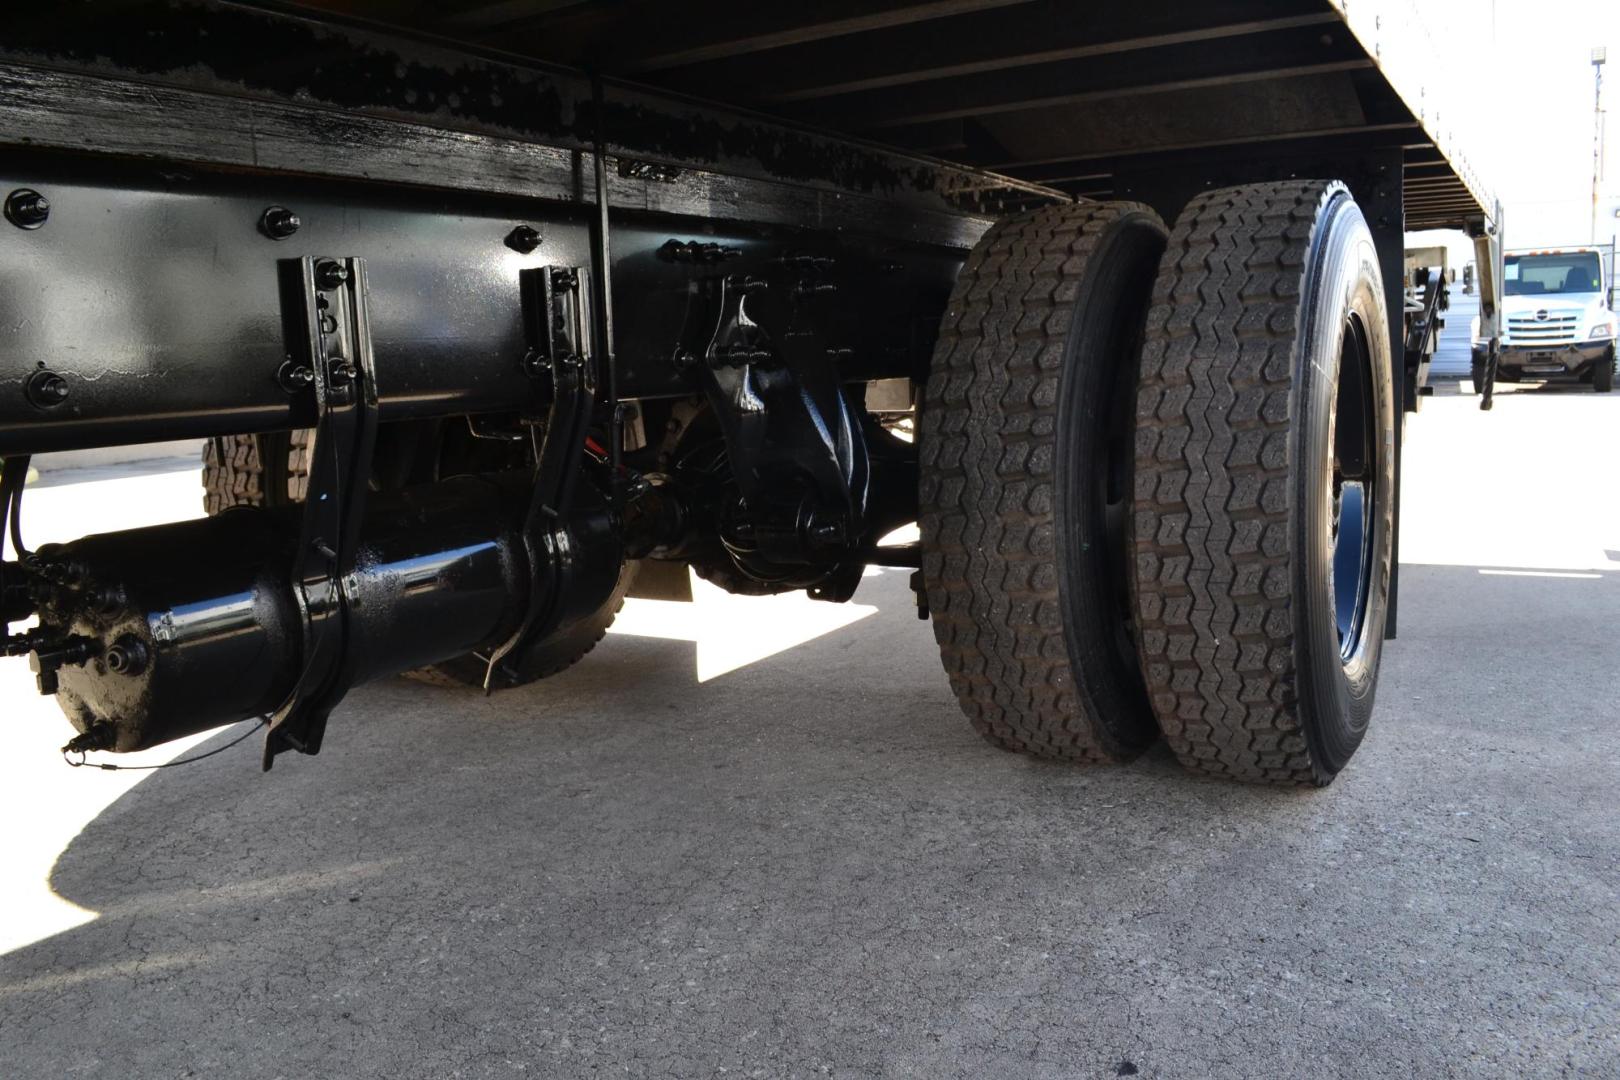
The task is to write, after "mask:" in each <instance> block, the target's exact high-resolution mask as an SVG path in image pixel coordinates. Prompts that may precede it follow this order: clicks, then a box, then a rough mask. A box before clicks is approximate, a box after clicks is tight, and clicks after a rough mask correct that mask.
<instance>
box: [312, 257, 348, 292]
mask: <svg viewBox="0 0 1620 1080" xmlns="http://www.w3.org/2000/svg"><path fill="white" fill-rule="evenodd" d="M348 280H349V268H348V267H347V266H344V265H343V264H342V263H340V262H338V261H337V260H336V259H322V260H321V261H320V262H318V263H316V264H315V284H316V285H318V286H320V287H321V288H323V289H327V290H331V289H340V288H342V287H343V283H344V282H345V281H348Z"/></svg>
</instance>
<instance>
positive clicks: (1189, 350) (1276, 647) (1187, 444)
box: [1132, 181, 1325, 784]
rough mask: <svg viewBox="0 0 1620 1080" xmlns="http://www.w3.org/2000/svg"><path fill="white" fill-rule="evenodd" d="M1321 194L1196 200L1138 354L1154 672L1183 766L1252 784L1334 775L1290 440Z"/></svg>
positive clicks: (1290, 187) (1146, 638)
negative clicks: (1305, 702)
mask: <svg viewBox="0 0 1620 1080" xmlns="http://www.w3.org/2000/svg"><path fill="white" fill-rule="evenodd" d="M1324 200H1325V185H1324V183H1323V182H1320V181H1316V182H1312V181H1301V182H1297V183H1277V184H1256V185H1251V186H1249V187H1246V188H1234V189H1225V190H1220V191H1212V192H1206V193H1204V194H1201V195H1199V196H1197V197H1196V198H1194V199H1193V200H1192V202H1191V203H1189V204H1188V206H1187V208H1186V209H1185V210H1184V211H1183V212H1182V215H1181V217H1180V218H1179V219H1178V221H1177V223H1176V226H1175V228H1174V229H1173V230H1172V232H1171V235H1170V246H1169V248H1168V250H1167V251H1166V252H1165V256H1164V263H1163V266H1162V268H1161V270H1160V272H1159V277H1158V281H1157V284H1156V286H1155V292H1154V300H1153V307H1152V308H1151V310H1150V311H1149V313H1148V323H1147V334H1146V338H1145V340H1144V343H1143V349H1142V382H1141V384H1140V387H1139V392H1138V397H1137V417H1136V422H1137V438H1136V479H1135V493H1136V511H1135V514H1134V515H1133V519H1132V531H1133V543H1132V547H1133V550H1134V555H1135V582H1134V585H1135V590H1136V592H1135V598H1136V603H1135V606H1136V612H1137V618H1138V620H1139V621H1138V646H1139V650H1140V652H1141V656H1142V673H1143V676H1144V678H1145V679H1146V682H1147V688H1148V693H1149V695H1150V697H1151V698H1152V701H1153V705H1154V711H1155V713H1156V714H1157V715H1158V718H1159V726H1160V728H1161V729H1162V730H1163V732H1164V736H1165V740H1166V742H1167V743H1168V744H1169V745H1170V748H1171V749H1172V750H1173V751H1174V752H1175V755H1176V757H1177V758H1179V759H1180V761H1181V762H1182V764H1183V765H1185V766H1187V767H1188V768H1191V769H1193V770H1195V771H1198V772H1203V773H1209V774H1212V775H1217V776H1224V777H1230V778H1233V779H1239V780H1245V781H1251V782H1253V781H1259V782H1269V783H1285V784H1315V783H1320V782H1321V780H1320V778H1319V777H1318V776H1316V775H1315V771H1314V770H1313V767H1312V763H1311V755H1310V750H1309V747H1308V744H1307V741H1306V735H1305V732H1304V729H1303V727H1302V725H1301V723H1300V721H1299V719H1298V702H1297V701H1296V696H1295V657H1294V655H1293V637H1294V622H1293V619H1294V616H1293V612H1292V602H1293V597H1292V587H1291V576H1290V575H1291V570H1290V557H1291V556H1290V548H1291V538H1290V533H1289V529H1290V525H1289V509H1290V501H1291V494H1290V492H1291V481H1290V475H1289V453H1290V449H1289V445H1290V425H1291V421H1292V412H1293V409H1294V400H1293V399H1294V383H1293V367H1294V349H1295V339H1296V336H1297V329H1298V326H1299V321H1300V316H1301V313H1300V304H1301V297H1300V294H1299V291H1300V281H1301V277H1302V275H1303V265H1304V260H1305V257H1306V252H1307V250H1308V247H1309V244H1310V241H1311V234H1312V229H1313V225H1314V223H1315V221H1316V219H1317V216H1318V212H1319V208H1320V207H1321V205H1322V204H1323V202H1324Z"/></svg>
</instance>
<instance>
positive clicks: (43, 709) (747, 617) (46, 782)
mask: <svg viewBox="0 0 1620 1080" xmlns="http://www.w3.org/2000/svg"><path fill="white" fill-rule="evenodd" d="M1477 404H1478V399H1477V398H1474V397H1472V396H1468V395H1465V396H1461V397H1438V398H1435V399H1433V400H1431V401H1430V402H1429V403H1428V404H1427V406H1426V407H1425V409H1424V411H1423V413H1422V414H1421V415H1419V416H1416V417H1412V418H1410V419H1409V421H1408V425H1407V429H1406V473H1405V491H1404V498H1403V525H1402V535H1401V558H1402V561H1403V562H1405V563H1408V564H1417V563H1429V564H1444V565H1461V566H1470V567H1474V568H1476V569H1477V571H1478V573H1479V574H1481V575H1485V576H1492V575H1513V576H1524V577H1545V576H1556V577H1558V578H1561V579H1563V578H1574V579H1588V580H1592V581H1593V582H1594V584H1595V585H1596V583H1597V582H1599V580H1600V579H1602V578H1605V577H1608V576H1611V575H1613V574H1614V573H1615V572H1616V571H1620V497H1617V489H1620V395H1612V396H1603V395H1597V394H1594V393H1591V392H1584V393H1583V392H1579V391H1569V392H1562V393H1524V392H1519V393H1504V394H1502V395H1500V396H1499V397H1498V399H1497V406H1496V409H1495V411H1494V412H1491V413H1481V412H1479V411H1478V410H1477ZM97 475H101V474H97ZM200 507H201V499H200V488H199V484H198V474H197V471H196V470H195V469H192V468H186V469H184V470H183V471H173V472H168V473H163V474H160V475H147V476H135V477H131V478H127V479H122V480H93V481H88V482H82V483H72V484H67V485H61V486H45V487H40V488H38V489H35V490H30V492H29V494H28V496H27V500H26V511H25V526H26V530H27V539H28V540H29V542H30V543H31V544H39V543H44V542H47V541H51V540H70V539H73V538H74V537H76V536H79V535H82V534H85V533H91V532H105V531H109V530H114V529H122V528H130V527H134V526H139V525H144V524H153V523H157V522H162V521H169V520H176V519H178V518H182V517H194V516H197V515H198V514H199V513H200ZM909 535H913V536H914V532H913V533H910V534H909ZM907 538H908V536H907V535H897V536H895V537H894V538H892V539H893V542H899V541H902V540H904V539H907ZM869 572H870V573H880V572H883V573H908V571H904V570H890V571H876V570H873V571H869ZM694 596H695V601H694V602H693V603H691V604H685V603H675V602H669V601H652V600H632V601H629V602H628V603H627V604H626V606H625V610H624V611H623V613H622V614H621V615H620V617H619V620H618V623H617V624H616V625H615V627H614V630H613V632H614V633H617V634H629V635H640V636H651V637H662V638H670V639H676V640H681V641H690V642H693V643H695V646H696V648H695V650H694V652H695V655H696V660H695V663H696V676H697V678H698V680H699V681H707V680H710V679H713V678H715V677H717V676H720V675H722V674H725V673H728V672H732V671H736V670H738V669H742V668H746V667H747V666H748V665H749V664H751V663H755V662H757V661H760V660H763V659H765V658H767V657H770V656H773V655H776V654H778V653H780V652H783V651H784V650H788V649H792V648H794V647H795V646H796V645H799V644H801V643H803V642H806V641H810V640H812V639H814V638H817V637H819V636H821V635H823V634H827V633H830V632H832V631H834V630H837V629H838V628H840V627H843V626H847V625H849V624H850V623H853V622H856V621H859V620H862V619H866V618H869V617H871V616H873V615H874V614H876V613H877V609H876V608H875V607H872V606H871V605H869V604H863V603H860V602H859V599H857V601H856V602H855V603H851V604H827V603H821V602H818V601H813V600H809V599H807V598H806V597H805V596H804V595H803V594H797V593H796V594H791V595H787V596H778V597H766V598H744V597H734V596H729V595H727V594H725V593H723V592H721V591H720V590H718V589H715V588H713V587H712V586H708V585H706V584H704V583H702V582H694ZM895 614H896V613H892V612H891V613H890V614H889V617H894V615H895ZM905 617H909V613H906V615H905ZM70 735H71V729H70V728H69V727H68V725H67V722H66V721H65V720H64V719H63V718H62V716H61V714H60V712H59V711H58V709H57V707H56V705H55V702H54V701H53V700H51V699H49V698H43V697H40V696H39V695H38V694H37V693H36V692H35V690H34V686H33V680H32V676H31V674H30V673H29V671H28V669H27V666H26V664H24V663H22V662H21V661H10V662H6V663H0V814H3V815H4V820H5V821H6V822H7V823H8V824H7V827H6V828H4V829H0V911H3V912H4V913H5V916H6V917H5V918H4V919H0V953H4V952H9V951H11V950H14V949H17V948H20V947H22V946H25V945H28V944H30V943H32V942H35V941H38V940H40V939H42V938H45V937H48V936H50V935H52V934H56V933H60V932H61V931H64V930H67V929H70V928H72V927H74V926H76V925H79V924H81V923H83V922H86V921H89V920H91V919H93V918H95V917H96V914H95V912H92V911H86V910H85V909H83V908H80V907H78V906H76V905H74V904H71V903H68V902H67V901H65V900H63V899H61V898H60V897H58V896H57V895H56V894H55V893H54V892H52V891H51V889H50V886H49V875H50V872H51V868H52V866H53V865H54V863H55V861H56V859H57V858H58V856H59V855H60V854H61V853H62V852H63V851H64V850H66V848H67V846H68V844H69V843H70V842H71V841H72V839H73V838H74V836H75V835H77V833H78V832H79V830H80V829H81V828H83V827H84V826H85V825H86V824H87V823H89V822H90V821H92V820H94V819H95V818H96V817H97V816H98V815H99V814H101V813H103V812H104V811H106V810H107V808H108V807H109V806H111V805H112V804H113V803H114V802H116V801H117V799H118V798H119V796H121V795H122V794H124V793H125V792H126V791H128V790H129V789H130V788H132V787H133V786H134V785H136V784H138V783H140V782H141V781H142V780H143V779H144V778H145V777H146V776H148V775H150V774H149V773H142V772H101V771H98V770H92V769H70V768H68V767H67V766H66V765H65V764H64V763H63V761H62V758H61V755H60V753H59V747H60V746H61V745H62V743H63V742H65V741H66V740H67V738H68V737H70ZM206 738H208V735H207V734H204V735H198V736H194V737H193V738H191V739H187V740H182V741H180V742H176V743H173V744H170V745H168V746H164V747H161V748H158V749H156V750H152V751H148V752H146V753H144V754H139V755H130V756H128V757H122V758H119V759H117V760H118V762H119V763H120V764H131V765H133V764H151V763H155V762H159V761H164V760H170V759H173V758H175V757H179V756H181V755H183V754H185V752H186V751H187V750H188V749H190V748H191V747H192V746H194V745H195V744H196V743H198V742H200V741H202V740H204V739H206ZM250 741H251V740H250ZM246 752H247V753H252V752H253V751H252V750H251V749H249V750H247V751H246Z"/></svg>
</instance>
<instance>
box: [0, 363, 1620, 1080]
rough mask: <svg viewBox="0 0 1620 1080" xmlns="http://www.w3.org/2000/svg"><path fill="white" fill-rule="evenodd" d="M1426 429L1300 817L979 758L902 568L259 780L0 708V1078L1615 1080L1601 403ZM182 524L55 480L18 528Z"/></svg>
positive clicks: (1447, 395)
mask: <svg viewBox="0 0 1620 1080" xmlns="http://www.w3.org/2000/svg"><path fill="white" fill-rule="evenodd" d="M1464 378H1466V376H1464ZM1443 391H1444V392H1443V394H1442V395H1440V396H1437V397H1436V398H1434V399H1433V400H1431V401H1430V402H1429V403H1428V405H1427V407H1426V408H1425V409H1424V411H1423V413H1422V414H1421V415H1420V416H1418V417H1416V418H1414V419H1413V420H1412V421H1411V423H1410V424H1409V426H1408V429H1407V432H1408V442H1407V450H1408V457H1407V487H1406V502H1405V530H1406V531H1405V533H1404V537H1403V547H1402V556H1403V559H1404V563H1405V565H1404V567H1403V569H1402V574H1401V595H1400V620H1401V624H1400V636H1399V639H1398V640H1397V641H1395V642H1393V643H1392V644H1391V645H1390V646H1389V648H1388V649H1387V651H1386V653H1385V660H1384V664H1385V666H1384V672H1383V681H1382V684H1381V688H1380V691H1379V705H1378V710H1377V713H1376V715H1375V717H1374V722H1373V728H1372V731H1371V733H1370V735H1369V737H1368V739H1367V742H1366V743H1365V745H1364V746H1363V748H1362V750H1361V752H1360V753H1359V755H1358V756H1357V757H1356V758H1355V760H1354V761H1352V762H1351V764H1350V766H1349V768H1348V769H1347V770H1346V771H1345V772H1344V773H1343V774H1342V775H1341V776H1340V777H1339V779H1338V781H1337V782H1336V783H1335V784H1333V785H1332V786H1331V787H1329V788H1327V789H1326V790H1321V791H1299V790H1265V789H1255V788H1246V787H1238V786H1235V785H1232V784H1228V783H1221V782H1213V781H1207V780H1202V779H1197V778H1194V777H1191V776H1188V775H1186V774H1184V773H1182V772H1181V771H1180V769H1179V768H1178V767H1177V766H1176V764H1175V762H1174V761H1173V760H1171V759H1170V757H1169V756H1168V755H1167V754H1166V753H1165V752H1163V751H1162V750H1158V751H1154V752H1150V753H1149V754H1147V755H1146V756H1145V757H1144V758H1142V759H1141V760H1139V761H1137V762H1135V763H1134V764H1131V765H1128V766H1125V767H1117V768H1080V769H1076V768H1065V767H1057V766H1053V765H1046V764H1041V763H1038V762H1034V761H1030V760H1026V759H1023V758H1020V757H1016V756H1013V755H1010V754H1006V753H1002V752H1000V751H997V750H995V749H992V748H991V747H989V746H988V745H986V744H984V743H982V742H981V741H979V740H978V738H977V737H975V736H974V735H973V734H972V732H971V731H970V730H969V729H968V726H967V723H966V721H965V720H964V719H963V718H962V716H961V715H960V713H959V712H958V711H957V709H956V706H955V704H954V702H953V700H952V698H951V696H950V692H949V690H948V689H947V686H946V682H945V678H944V676H943V675H942V674H941V672H940V669H939V665H938V661H937V657H936V655H935V652H934V645H933V640H932V637H931V635H930V633H929V629H928V627H927V625H926V624H924V623H921V622H919V621H917V620H916V618H915V617H914V614H913V611H912V602H911V596H910V593H909V591H908V589H907V587H906V575H905V573H904V572H899V571H891V572H886V573H882V574H877V575H875V576H873V577H870V578H869V579H868V580H866V581H865V582H864V583H863V585H862V588H861V591H860V593H859V594H858V596H857V605H856V606H853V607H846V608H835V607H831V606H828V605H816V604H814V603H812V602H810V601H807V600H803V599H798V598H788V599H785V600H773V601H765V602H758V603H753V602H747V601H739V600H732V599H729V598H719V597H716V596H714V595H712V594H704V595H703V596H702V598H701V599H700V602H699V603H698V604H696V605H693V606H690V607H674V606H671V605H660V604H657V603H633V604H632V607H631V608H630V609H629V610H627V612H626V614H625V617H624V620H623V624H622V625H623V629H624V630H625V631H627V632H623V633H615V634H612V635H610V636H609V637H608V638H607V640H606V641H604V643H603V644H602V645H601V646H600V647H599V648H598V650H597V651H596V652H595V653H594V654H592V655H591V656H590V657H589V658H588V659H587V660H586V662H585V663H583V664H581V665H580V666H579V667H577V668H575V669H574V670H572V671H569V672H567V673H566V674H564V675H561V676H559V677H557V678H555V679H552V680H549V681H547V682H545V683H543V684H541V685H537V686H533V687H530V688H526V689H522V690H518V691H512V692H508V693H504V694H501V695H497V696H495V697H491V698H487V699H486V698H484V697H481V696H479V695H477V694H469V693H455V692H448V691H441V690H434V689H430V688H425V687H420V686H416V685H412V684H409V683H405V682H402V681H397V680H394V681H387V682H383V683H380V684H374V685H371V686H368V687H365V688H362V689H360V690H358V691H357V692H356V693H354V694H353V695H352V696H351V698H350V699H349V700H348V702H347V703H346V704H345V705H344V707H343V708H342V709H341V710H340V711H339V713H338V714H337V715H336V716H335V717H334V718H333V721H332V724H331V727H330V732H329V735H328V739H327V746H326V749H325V750H324V752H323V753H322V754H321V755H320V756H319V757H316V758H312V759H311V758H296V759H291V758H283V759H281V761H280V762H279V763H278V764H277V766H276V768H275V770H274V771H273V772H271V773H270V774H269V775H261V774H260V772H259V769H258V744H257V739H258V737H257V736H255V737H254V739H252V740H250V742H249V744H247V745H244V746H242V747H240V748H237V749H233V750H231V751H229V752H227V753H224V754H221V755H219V756H217V757H214V758H211V759H209V760H207V761H204V762H201V763H199V764H195V765H190V766H186V767H183V768H179V769H173V770H163V771H158V772H149V773H131V772H121V773H107V772H95V771H91V770H88V769H79V770H70V769H68V768H67V767H65V766H64V765H63V764H62V762H61V760H60V758H59V757H58V756H57V755H56V752H55V748H56V747H57V746H59V745H60V744H61V743H62V742H63V741H64V740H65V739H66V737H67V735H68V729H67V727H66V724H65V722H64V721H62V720H61V718H60V717H59V715H58V714H57V713H56V710H55V708H54V705H53V704H52V703H51V702H49V701H46V700H43V699H40V698H38V697H37V696H35V695H34V693H33V688H32V685H31V682H30V678H29V675H28V672H27V671H26V669H25V667H24V666H23V665H22V664H20V663H18V662H11V663H8V664H5V665H3V666H0V715H3V724H0V740H3V752H0V813H3V815H4V821H5V826H4V828H3V829H0V845H3V850H0V881H3V886H0V888H3V892H0V908H3V910H4V912H5V919H4V923H5V925H4V927H3V931H4V935H5V936H4V939H3V942H0V948H3V949H4V950H5V952H4V954H3V955H0V1073H3V1075H5V1076H6V1077H11V1078H18V1080H22V1078H33V1077H119V1078H134V1077H233V1078H244V1080H245V1078H261V1077H262V1078H274V1077H285V1078H295V1077H389V1078H395V1077H435V1078H437V1077H469V1078H471V1077H508V1076H541V1077H586V1076H626V1077H722V1076H725V1077H730V1076H742V1077H755V1076H757V1077H772V1078H776V1077H851V1078H856V1077H878V1076H883V1077H916V1078H927V1080H934V1078H946V1077H1113V1076H1121V1075H1139V1076H1152V1077H1207V1076H1213V1077H1228V1076H1230V1077H1296V1076H1297V1077H1306V1076H1365V1077H1391V1076H1402V1077H1404V1076H1412V1077H1445V1076H1493V1077H1494V1076H1501V1077H1519V1076H1537V1077H1544V1076H1566V1075H1567V1076H1592V1077H1604V1076H1615V1075H1620V985H1617V984H1620V913H1617V910H1616V901H1617V892H1620V865H1617V861H1620V859H1617V857H1620V769H1617V766H1620V706H1617V704H1616V700H1615V690H1616V670H1617V667H1620V644H1617V641H1620V632H1617V625H1616V624H1617V616H1620V500H1617V499H1616V484H1617V479H1616V478H1617V476H1620V395H1615V396H1609V397H1604V396H1599V395H1596V394H1593V393H1591V392H1590V391H1589V390H1584V391H1545V390H1542V391H1518V392H1513V391H1510V392H1505V393H1503V394H1501V395H1500V396H1499V397H1498V399H1497V406H1496V409H1495V411H1494V412H1492V413H1489V414H1483V413H1480V412H1478V411H1477V409H1476V408H1475V406H1476V404H1477V399H1476V398H1474V397H1472V396H1471V395H1468V394H1458V393H1457V392H1456V387H1455V386H1447V387H1444V388H1443ZM197 495H198V490H197V486H196V476H195V473H194V472H193V471H190V470H189V469H187V471H169V472H154V471H152V470H150V469H148V470H146V471H145V472H144V473H143V474H142V475H139V476H137V477H135V478H133V479H130V480H128V481H127V482H123V483H115V484H108V483H107V482H105V481H91V482H85V483H82V484H73V483H64V482H60V479H58V482H55V483H53V484H52V485H51V486H48V487H44V488H42V489H41V490H39V491H38V492H35V493H32V494H30V496H29V503H28V508H29V512H28V516H27V525H28V529H29V533H30V536H32V537H33V538H34V539H36V540H44V539H48V538H50V537H52V536H60V537H63V538H65V537H68V536H71V535H74V534H75V533H77V532H82V531H85V530H86V529H91V528H98V527H99V528H110V527H116V526H119V525H122V524H125V523H126V522H130V521H135V520H143V519H144V520H151V519H159V518H161V517H164V516H175V515H178V514H186V513H193V512H195V506H196V500H197ZM239 730H241V729H239V728H238V729H231V730H230V731H228V732H226V733H223V734H214V735H211V736H207V737H204V738H203V739H202V740H201V741H200V742H196V741H194V742H196V745H200V746H203V747H209V746H214V745H220V744H222V743H223V742H224V741H225V740H226V739H227V738H229V737H233V736H234V734H235V733H236V732H237V731H239ZM186 745H187V746H188V747H189V746H191V745H192V744H190V743H188V744H186ZM184 750H185V748H184V747H182V748H174V747H171V748H165V749H164V751H163V752H162V755H161V757H173V756H175V754H176V753H182V752H184Z"/></svg>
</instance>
